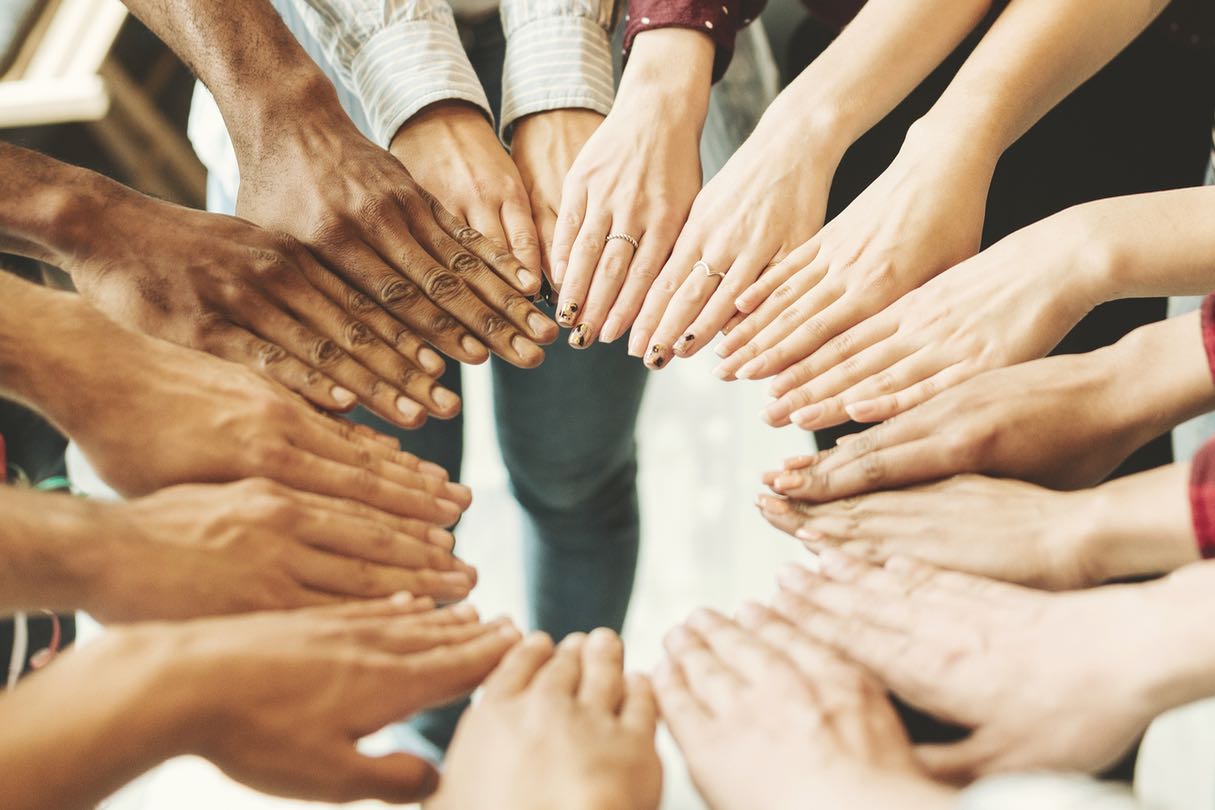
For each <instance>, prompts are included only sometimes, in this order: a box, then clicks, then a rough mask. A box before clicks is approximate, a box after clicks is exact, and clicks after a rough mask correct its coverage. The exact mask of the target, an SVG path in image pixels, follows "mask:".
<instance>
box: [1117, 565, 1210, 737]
mask: <svg viewBox="0 0 1215 810" xmlns="http://www.w3.org/2000/svg"><path fill="white" fill-rule="evenodd" d="M1137 587H1138V589H1139V590H1140V593H1139V594H1138V596H1139V600H1138V603H1137V604H1136V605H1133V606H1132V610H1133V611H1134V612H1131V613H1128V618H1129V619H1130V620H1131V621H1129V622H1128V623H1127V624H1128V625H1129V626H1132V627H1135V628H1136V629H1138V630H1140V631H1141V638H1139V639H1127V643H1126V644H1125V645H1124V649H1126V650H1127V651H1128V652H1130V651H1133V654H1132V659H1133V660H1135V661H1137V662H1138V665H1137V667H1136V669H1135V671H1134V672H1133V673H1132V683H1133V684H1134V686H1135V689H1134V692H1133V695H1132V697H1133V699H1134V700H1135V701H1136V703H1137V705H1141V706H1143V707H1144V713H1145V714H1146V715H1148V716H1149V717H1155V716H1156V715H1159V714H1161V713H1162V712H1164V711H1167V710H1168V709H1171V708H1174V707H1177V706H1181V705H1184V704H1186V703H1192V702H1194V701H1196V700H1202V699H1203V698H1207V697H1211V696H1213V695H1215V647H1212V645H1211V644H1210V611H1209V607H1210V605H1211V603H1212V599H1211V594H1212V593H1215V561H1210V562H1203V563H1198V564H1195V565H1191V566H1187V567H1186V568H1185V569H1184V570H1181V571H1178V572H1177V573H1175V574H1173V575H1171V576H1168V577H1165V578H1164V579H1161V580H1158V581H1156V582H1151V583H1148V584H1146V585H1143V586H1137ZM1132 589H1133V588H1132ZM1124 626H1126V625H1124Z"/></svg>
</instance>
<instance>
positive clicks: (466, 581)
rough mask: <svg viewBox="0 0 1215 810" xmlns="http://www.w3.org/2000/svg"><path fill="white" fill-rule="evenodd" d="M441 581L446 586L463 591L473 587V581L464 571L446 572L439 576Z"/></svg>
mask: <svg viewBox="0 0 1215 810" xmlns="http://www.w3.org/2000/svg"><path fill="white" fill-rule="evenodd" d="M439 581H440V582H442V583H443V584H444V585H450V586H451V587H453V588H460V589H461V590H464V589H467V588H471V587H472V580H471V579H470V578H469V576H468V574H466V573H464V572H463V571H444V572H442V573H441V574H439Z"/></svg>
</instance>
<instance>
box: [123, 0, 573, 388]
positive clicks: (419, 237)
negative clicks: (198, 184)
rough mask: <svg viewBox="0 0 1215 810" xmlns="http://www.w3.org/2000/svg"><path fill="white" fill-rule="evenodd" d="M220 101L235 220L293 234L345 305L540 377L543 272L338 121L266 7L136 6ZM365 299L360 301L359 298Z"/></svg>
mask: <svg viewBox="0 0 1215 810" xmlns="http://www.w3.org/2000/svg"><path fill="white" fill-rule="evenodd" d="M127 5H128V6H130V8H131V10H132V11H133V12H135V13H136V14H137V15H138V16H139V17H140V19H142V20H143V21H144V22H145V23H146V24H147V25H148V27H149V28H150V29H152V30H153V31H154V32H155V33H156V34H157V35H158V36H160V37H161V38H162V39H163V40H164V41H165V42H166V43H167V44H168V45H169V46H170V47H171V48H173V50H174V51H175V52H176V53H177V54H178V55H179V56H181V58H182V59H183V60H184V61H185V62H186V64H187V65H189V66H190V68H191V69H192V70H193V71H194V73H195V74H196V75H197V76H198V77H199V78H200V79H201V80H202V81H203V83H204V84H205V85H206V86H207V88H208V89H209V90H210V91H211V92H212V94H213V95H214V96H215V100H216V103H217V105H218V106H219V108H220V111H221V112H222V113H223V116H224V121H225V123H226V124H227V126H228V130H229V132H230V134H231V135H232V141H233V146H234V148H235V151H236V156H237V161H238V163H239V165H240V175H241V185H240V192H239V195H238V198H237V213H238V214H239V215H240V216H242V217H245V218H247V219H249V220H251V221H253V222H255V223H257V224H259V225H262V226H263V227H268V228H273V229H275V230H278V231H282V232H284V233H288V234H290V235H292V236H293V237H295V238H296V239H297V240H299V242H300V243H302V244H303V245H305V246H306V247H307V248H308V249H309V251H310V252H311V253H312V254H313V255H315V256H316V257H317V258H318V259H319V260H320V261H321V262H322V263H324V264H325V265H326V266H328V267H331V268H333V270H334V271H335V272H336V273H337V274H338V275H340V276H341V278H342V279H344V280H345V281H346V283H347V284H348V285H349V287H350V288H351V290H352V291H351V292H349V293H348V294H347V295H346V298H345V299H344V300H343V301H342V303H345V304H347V305H348V307H349V308H350V309H352V310H353V311H354V312H356V313H359V314H362V313H367V312H371V311H372V310H375V309H377V308H379V309H383V310H385V311H386V312H387V313H389V314H390V315H391V316H392V317H390V318H377V319H376V320H377V325H373V326H372V327H371V328H372V329H373V331H375V333H376V334H377V335H379V336H380V337H381V338H382V339H384V340H386V341H388V342H389V343H390V344H391V342H392V340H393V338H394V336H395V335H396V334H399V333H400V332H401V331H402V327H408V328H409V329H410V330H412V331H413V332H414V333H416V334H417V335H419V336H420V337H421V338H423V339H424V340H426V341H427V342H429V343H430V344H431V345H433V346H434V347H435V348H437V349H438V350H439V351H442V352H443V353H445V354H447V355H449V356H450V357H452V358H454V359H456V360H458V361H460V362H468V363H477V362H483V361H484V360H486V359H487V358H488V352H489V351H493V352H494V353H496V354H499V355H501V356H502V357H503V358H504V359H505V360H507V361H508V362H510V363H513V364H515V365H518V366H523V367H531V366H535V365H537V364H539V363H540V362H541V361H542V360H543V358H544V352H543V350H541V349H540V347H539V345H537V344H538V343H545V342H549V341H551V340H553V339H554V338H555V337H556V334H557V329H556V325H555V324H553V323H552V322H551V321H550V320H548V319H547V318H546V317H544V316H543V315H542V314H541V313H540V312H539V311H538V310H536V309H535V308H534V307H532V306H531V304H529V303H528V301H527V299H526V297H525V296H528V295H532V294H534V293H535V292H536V288H538V286H539V276H538V275H537V274H536V272H535V270H528V269H527V268H525V267H524V266H523V264H522V263H521V262H520V260H519V259H518V258H516V257H515V256H513V255H511V254H510V253H509V252H507V251H505V250H504V248H503V247H502V246H501V245H495V244H494V243H493V242H492V241H491V240H489V239H486V238H485V237H484V236H482V235H481V234H479V233H477V232H476V231H475V229H473V228H471V227H469V225H468V224H467V223H466V222H464V221H462V220H460V219H459V218H458V217H456V216H455V215H453V214H452V213H451V212H449V211H448V210H447V209H446V208H444V207H443V206H442V205H441V204H440V203H439V202H438V201H437V200H436V199H435V198H434V197H433V196H432V195H430V194H429V193H428V192H426V191H425V190H424V189H423V188H422V187H421V186H419V185H418V183H417V182H416V181H415V180H414V179H413V177H412V176H411V175H410V173H409V172H408V171H407V170H406V169H405V167H404V166H402V165H401V163H400V161H398V160H397V159H396V158H394V157H393V156H392V155H391V154H389V152H388V151H387V150H385V149H381V148H380V147H378V146H376V145H375V144H373V143H371V142H370V141H368V140H367V139H366V138H365V137H363V135H362V134H361V133H359V131H358V130H357V128H356V127H355V126H354V124H353V123H351V121H350V119H349V118H348V117H347V116H346V114H345V113H344V112H343V111H342V109H341V106H340V104H339V103H338V100H337V95H336V93H335V92H334V90H333V85H332V84H331V83H330V82H329V81H328V79H326V78H325V77H324V75H323V74H322V73H321V72H320V70H319V69H318V68H317V66H316V64H315V63H313V62H312V60H311V59H309V57H308V55H307V54H306V53H305V52H304V51H303V49H302V48H301V47H300V45H299V43H298V42H297V41H296V40H295V38H294V37H293V36H292V35H291V32H290V31H288V30H287V27H286V26H285V25H284V24H283V22H282V19H281V18H280V17H279V16H278V14H277V12H275V10H274V8H273V7H272V6H271V5H270V4H269V3H247V4H243V5H242V6H241V7H240V8H239V9H233V8H232V7H231V6H230V4H228V3H223V2H218V0H206V1H205V2H185V0H131V2H129V3H128V4H127ZM354 291H357V292H354Z"/></svg>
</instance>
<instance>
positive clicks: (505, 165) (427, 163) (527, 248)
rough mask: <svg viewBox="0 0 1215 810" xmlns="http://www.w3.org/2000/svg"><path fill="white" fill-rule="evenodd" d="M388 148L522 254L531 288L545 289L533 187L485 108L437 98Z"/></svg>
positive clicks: (462, 213) (503, 246) (424, 182)
mask: <svg viewBox="0 0 1215 810" xmlns="http://www.w3.org/2000/svg"><path fill="white" fill-rule="evenodd" d="M388 151H389V152H391V153H392V154H393V156H394V157H395V158H396V159H397V160H399V161H401V163H402V164H403V165H404V166H405V168H406V169H408V170H409V173H410V174H411V175H413V177H414V179H415V180H417V182H418V183H419V184H420V185H421V186H422V187H423V188H425V189H426V190H427V191H429V192H430V193H431V194H433V195H434V197H435V199H436V200H438V202H439V204H440V205H442V206H443V207H444V208H446V209H447V210H448V211H450V212H451V213H453V214H455V215H456V216H457V217H458V218H460V219H461V220H463V221H464V222H467V223H468V224H469V225H471V226H472V227H473V228H475V229H476V230H477V231H478V232H480V233H481V234H482V235H483V236H485V237H487V238H488V239H490V240H491V241H492V242H493V243H494V245H495V247H496V248H497V249H498V250H499V251H501V252H505V251H509V252H511V253H513V254H514V255H515V256H518V257H519V261H520V262H522V263H523V268H524V269H523V273H520V276H519V278H518V280H519V281H520V283H522V284H524V291H525V292H529V293H535V292H536V291H538V290H539V285H540V275H539V272H540V245H539V243H538V242H537V239H536V225H535V223H534V222H533V221H532V217H531V213H530V209H529V207H528V201H527V192H526V191H525V190H524V187H523V181H522V180H521V179H520V178H519V172H518V170H517V169H516V168H515V164H514V163H512V162H511V159H510V156H509V155H507V154H506V150H505V149H503V148H502V143H501V141H499V140H498V135H497V133H495V132H494V129H493V127H492V126H491V125H490V122H489V120H488V119H486V117H485V113H483V112H482V111H481V110H480V109H479V108H478V107H476V106H474V105H472V104H469V103H467V102H464V101H440V102H438V103H436V104H431V105H430V106H428V107H425V108H424V109H422V110H421V111H419V112H418V113H417V114H416V115H414V116H413V117H412V118H410V119H409V120H408V121H406V122H405V124H404V125H402V126H401V128H400V129H399V130H397V134H396V136H395V137H394V138H393V139H392V143H391V144H389V145H388ZM524 273H526V275H524Z"/></svg>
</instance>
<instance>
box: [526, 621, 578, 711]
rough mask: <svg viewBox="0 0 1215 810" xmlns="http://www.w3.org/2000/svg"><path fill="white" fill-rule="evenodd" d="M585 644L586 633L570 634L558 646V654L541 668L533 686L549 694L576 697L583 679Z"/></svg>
mask: <svg viewBox="0 0 1215 810" xmlns="http://www.w3.org/2000/svg"><path fill="white" fill-rule="evenodd" d="M585 644H586V634H585V633H570V634H569V635H568V636H566V637H565V638H564V639H562V640H561V643H560V644H558V645H557V652H556V653H555V654H554V655H553V657H552V658H550V659H549V660H548V661H547V662H546V663H545V664H544V666H542V667H541V668H540V671H539V672H538V673H537V674H536V677H535V679H533V681H532V685H533V686H534V687H535V688H536V689H539V690H541V691H543V692H547V693H552V694H558V695H569V696H571V697H573V696H574V695H576V694H577V692H578V683H579V681H580V680H581V679H582V649H583V646H584V645H585Z"/></svg>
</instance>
